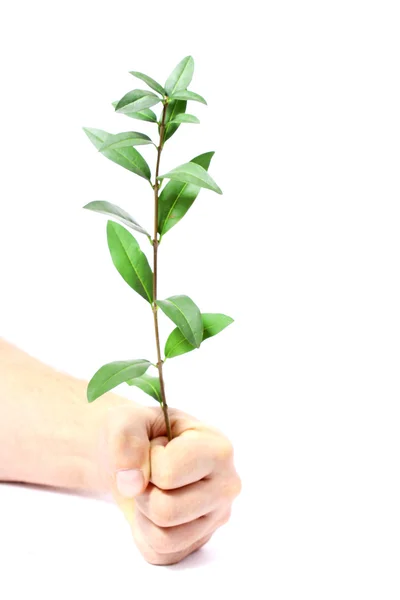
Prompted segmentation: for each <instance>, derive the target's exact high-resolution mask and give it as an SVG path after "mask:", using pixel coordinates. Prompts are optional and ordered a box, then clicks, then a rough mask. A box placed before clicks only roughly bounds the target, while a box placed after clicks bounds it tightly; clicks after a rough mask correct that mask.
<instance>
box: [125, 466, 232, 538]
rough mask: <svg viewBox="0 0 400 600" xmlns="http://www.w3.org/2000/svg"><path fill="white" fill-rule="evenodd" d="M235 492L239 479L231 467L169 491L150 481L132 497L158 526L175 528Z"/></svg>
mask: <svg viewBox="0 0 400 600" xmlns="http://www.w3.org/2000/svg"><path fill="white" fill-rule="evenodd" d="M239 491H240V482H239V480H238V477H237V474H236V472H235V470H234V469H232V470H231V471H230V472H229V473H228V472H227V473H225V474H224V476H223V477H218V476H217V477H213V478H210V479H203V480H202V481H198V482H197V483H192V484H190V485H187V486H185V487H182V488H179V489H174V490H169V491H164V490H160V489H159V488H157V487H156V486H154V485H152V484H151V483H150V484H149V485H148V487H147V489H146V491H145V492H144V493H143V494H141V495H140V496H138V497H137V498H136V508H137V509H138V510H139V511H140V512H141V513H143V514H144V515H145V516H146V517H147V518H148V519H150V520H151V521H152V522H153V523H154V524H155V525H157V526H159V527H175V526H177V525H182V524H184V523H189V522H190V521H194V520H196V519H198V518H199V517H202V516H205V515H207V514H209V513H211V512H214V511H216V510H218V509H219V508H223V507H224V506H226V505H228V504H230V503H231V502H232V501H233V500H234V498H235V497H236V496H237V495H238V493H239Z"/></svg>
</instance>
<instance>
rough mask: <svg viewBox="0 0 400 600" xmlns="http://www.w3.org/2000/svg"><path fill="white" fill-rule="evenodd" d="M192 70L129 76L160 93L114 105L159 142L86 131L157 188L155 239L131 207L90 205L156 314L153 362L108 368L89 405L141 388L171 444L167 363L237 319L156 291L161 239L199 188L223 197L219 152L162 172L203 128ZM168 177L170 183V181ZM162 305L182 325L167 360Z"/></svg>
mask: <svg viewBox="0 0 400 600" xmlns="http://www.w3.org/2000/svg"><path fill="white" fill-rule="evenodd" d="M193 70H194V62H193V58H192V57H191V56H187V57H186V58H184V59H183V60H182V61H181V62H180V63H179V64H178V65H177V66H176V67H175V69H174V70H173V71H172V73H171V75H170V76H169V77H168V79H167V81H166V83H165V86H164V87H163V86H161V85H160V84H159V83H157V82H156V81H154V79H152V78H151V77H148V76H147V75H144V74H143V73H139V72H137V71H131V74H132V75H133V76H134V77H136V78H138V79H141V80H142V81H144V82H145V83H146V84H147V85H148V86H149V87H150V88H151V89H152V90H154V91H153V92H152V91H149V90H142V89H134V90H132V91H130V92H128V93H127V94H125V96H124V97H123V98H121V100H119V101H118V102H114V103H113V106H114V108H115V111H116V112H118V113H123V114H125V115H126V116H128V117H131V118H133V119H139V120H142V121H148V122H151V123H154V124H155V125H157V126H158V134H159V141H158V144H157V145H156V144H154V142H153V141H152V140H151V139H150V137H149V136H147V135H145V134H144V133H139V132H137V131H128V132H123V133H117V134H110V133H107V132H105V131H102V130H100V129H87V128H84V131H85V133H86V134H87V136H88V138H89V139H90V141H91V142H92V143H93V145H94V146H95V147H96V148H97V149H98V150H99V151H100V152H101V153H102V154H103V155H104V156H105V157H106V158H108V159H110V160H112V161H113V162H115V163H117V164H118V165H120V166H122V167H124V168H125V169H128V170H129V171H131V172H132V173H135V174H136V175H139V177H143V179H145V180H146V181H148V182H149V183H150V185H151V188H152V193H153V196H154V227H153V235H150V234H149V233H148V232H147V231H146V230H145V229H144V228H143V227H142V226H141V225H139V223H137V222H136V221H135V219H133V217H131V215H130V214H128V213H127V212H126V211H125V210H123V209H122V208H119V207H118V206H116V205H115V204H111V203H110V202H106V201H104V200H96V201H94V202H90V203H89V204H87V205H86V206H85V207H84V208H87V209H89V210H92V211H95V212H100V213H104V214H106V215H107V216H109V217H110V218H111V219H112V220H110V221H108V222H107V240H108V247H109V250H110V254H111V258H112V261H113V263H114V265H115V267H116V269H117V271H118V272H119V273H120V275H121V276H122V277H123V279H124V280H125V281H126V282H127V283H128V285H130V287H131V288H132V289H134V290H135V292H137V293H138V294H139V295H140V296H142V297H143V298H144V299H145V300H146V301H147V302H148V303H149V304H150V306H151V308H152V311H153V318H154V333H155V340H156V350H157V361H156V362H155V363H151V362H150V361H149V360H144V359H137V360H126V361H117V362H112V363H108V364H106V365H104V366H102V367H101V368H100V369H99V370H98V371H97V372H96V373H95V375H94V376H93V377H92V379H91V380H90V382H89V385H88V389H87V397H88V401H89V402H92V401H93V400H96V398H98V397H99V396H101V395H102V394H104V393H106V392H108V391H110V390H111V389H113V388H114V387H116V386H117V385H119V384H121V383H128V384H129V385H134V386H137V387H138V388H140V389H141V390H143V391H144V392H146V393H147V394H149V395H150V396H152V397H153V398H154V399H155V400H157V401H158V402H159V403H160V405H161V408H162V410H163V413H164V418H165V424H166V429H167V435H168V439H171V427H170V422H169V417H168V405H167V398H166V393H165V383H164V374H163V365H164V362H165V360H166V359H167V358H173V357H175V356H179V355H181V354H185V353H187V352H191V351H192V350H194V349H195V348H199V347H200V345H201V344H202V342H203V341H204V340H206V339H207V338H209V337H212V336H214V335H216V334H217V333H219V332H220V331H222V330H223V329H225V327H227V326H228V325H229V324H230V323H232V321H233V319H231V318H230V317H228V316H226V315H223V314H219V313H201V312H200V309H199V308H198V306H196V304H195V303H194V302H193V300H191V299H190V298H189V297H188V296H184V295H179V296H172V297H170V298H167V299H165V300H159V299H158V293H157V292H158V290H157V274H158V260H157V259H158V249H159V246H160V243H161V240H162V238H163V237H164V235H165V234H166V233H167V232H168V231H169V230H170V229H171V228H172V227H173V226H174V225H176V224H177V223H178V222H179V221H180V220H181V219H182V217H183V216H184V215H185V214H186V212H187V211H188V210H189V208H190V207H191V205H192V204H193V202H194V201H195V199H196V198H197V196H198V194H199V192H200V189H201V188H206V189H209V190H212V191H214V192H216V193H217V194H222V191H221V190H220V188H219V187H218V185H217V184H216V183H215V181H214V180H213V179H212V178H211V177H210V175H209V174H208V168H209V166H210V162H211V159H212V157H213V154H214V152H206V153H204V154H200V155H199V156H196V157H195V158H193V159H192V160H191V161H189V162H187V163H185V164H183V165H179V166H178V167H176V168H175V169H172V170H171V171H169V172H168V173H165V174H163V175H160V158H161V153H162V150H163V148H164V144H165V143H166V142H167V141H168V140H169V139H170V137H171V136H172V135H174V133H175V132H176V131H177V129H178V128H179V127H180V125H181V124H185V123H199V120H198V119H197V117H195V116H194V115H190V114H187V113H186V106H187V102H188V101H195V102H201V103H203V104H206V101H205V100H204V98H203V97H202V96H200V95H199V94H196V93H194V92H192V91H190V90H188V89H187V88H188V85H189V84H190V82H191V80H192V77H193ZM154 92H155V93H154ZM159 103H161V105H162V110H161V115H160V117H159V118H157V116H156V115H155V113H154V112H153V111H152V110H151V108H150V107H152V106H155V105H157V104H159ZM145 144H153V145H154V146H155V148H156V164H155V174H154V183H152V181H151V172H150V167H149V165H148V164H147V162H146V161H145V159H144V158H143V156H142V155H141V154H140V153H139V152H138V150H136V148H135V147H136V146H140V145H145ZM166 180H168V183H166V184H164V183H165V181H166ZM115 221H119V222H120V223H123V225H125V226H126V227H128V228H129V229H131V230H134V231H136V232H139V233H141V234H143V235H144V236H147V238H148V240H149V242H150V244H151V245H152V248H153V270H152V269H151V267H150V265H149V262H148V260H147V258H146V255H145V254H144V253H143V251H142V250H141V248H140V246H139V244H138V242H137V241H136V239H135V238H134V237H133V235H132V234H131V233H130V232H129V231H128V230H127V229H126V228H125V227H123V226H122V225H120V224H119V223H116V222H115ZM159 308H160V309H161V310H162V312H163V313H165V315H166V316H167V317H169V318H170V319H171V321H172V322H173V323H174V324H175V325H176V328H175V329H174V330H173V331H172V332H171V334H170V335H169V337H168V339H167V341H166V344H165V349H164V354H165V357H164V359H162V357H161V345H160V336H159V327H158V309H159ZM151 366H153V367H155V368H156V369H157V371H158V374H157V376H151V375H149V374H148V373H147V371H148V369H149V368H150V367H151Z"/></svg>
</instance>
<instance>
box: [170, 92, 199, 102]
mask: <svg viewBox="0 0 400 600" xmlns="http://www.w3.org/2000/svg"><path fill="white" fill-rule="evenodd" d="M170 98H173V99H175V100H194V101H195V102H201V103H202V104H207V102H206V101H205V99H204V98H203V96H200V94H195V93H194V92H189V90H181V91H180V92H175V94H172V96H170Z"/></svg>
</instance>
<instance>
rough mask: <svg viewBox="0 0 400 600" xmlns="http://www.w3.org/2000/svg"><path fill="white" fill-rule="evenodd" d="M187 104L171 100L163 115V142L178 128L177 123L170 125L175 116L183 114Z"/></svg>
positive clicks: (182, 101)
mask: <svg viewBox="0 0 400 600" xmlns="http://www.w3.org/2000/svg"><path fill="white" fill-rule="evenodd" d="M186 105H187V102H185V101H184V100H172V101H171V102H169V104H168V106H167V110H166V113H165V133H164V142H166V141H167V140H168V139H169V138H170V137H171V136H173V135H174V133H175V131H176V130H177V129H178V127H179V123H171V121H173V120H174V119H175V118H176V116H177V115H180V114H182V113H184V112H185V110H186Z"/></svg>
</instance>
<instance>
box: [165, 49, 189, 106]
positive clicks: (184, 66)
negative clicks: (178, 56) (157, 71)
mask: <svg viewBox="0 0 400 600" xmlns="http://www.w3.org/2000/svg"><path fill="white" fill-rule="evenodd" d="M193 71H194V60H193V58H192V57H191V56H186V57H185V58H184V59H183V60H181V62H180V63H179V64H178V65H176V67H175V69H174V70H173V71H172V73H171V75H170V76H169V77H168V79H167V81H166V82H165V90H166V92H167V94H168V96H172V94H174V93H175V92H179V91H180V90H185V89H186V88H187V86H188V85H189V83H190V82H191V81H192V77H193Z"/></svg>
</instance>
